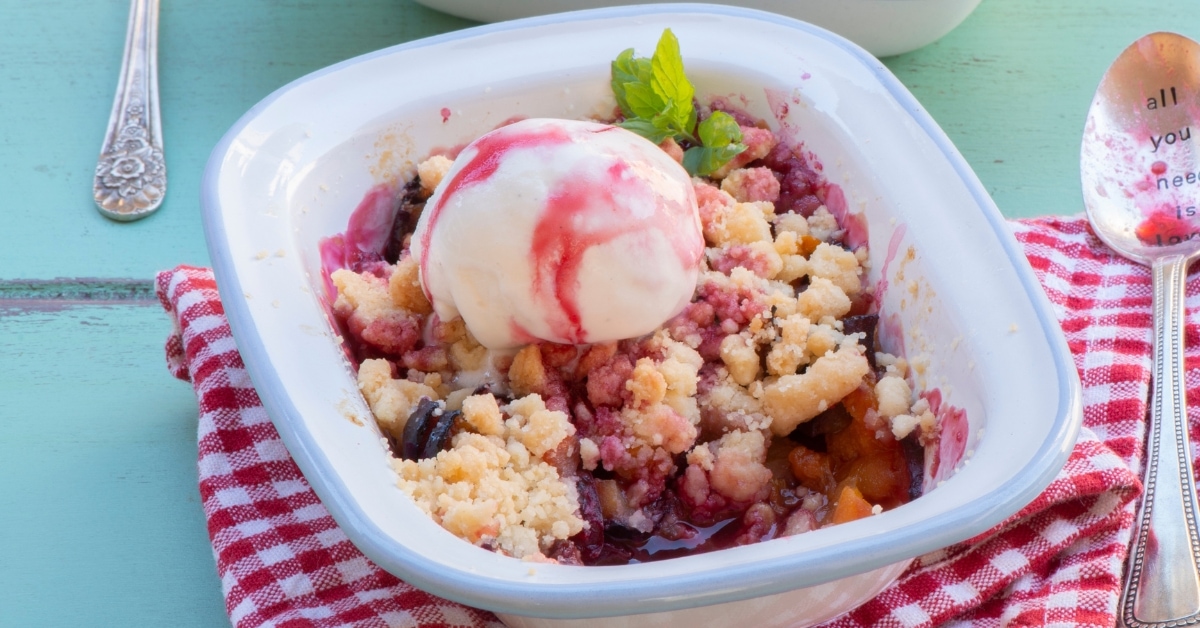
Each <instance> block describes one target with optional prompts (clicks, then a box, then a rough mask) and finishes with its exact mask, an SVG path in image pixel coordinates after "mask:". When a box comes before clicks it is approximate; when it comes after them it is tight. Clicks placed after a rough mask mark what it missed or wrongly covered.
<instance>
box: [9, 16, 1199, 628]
mask: <svg viewBox="0 0 1200 628" xmlns="http://www.w3.org/2000/svg"><path fill="white" fill-rule="evenodd" d="M897 1H900V0H897ZM127 11H128V3H127V2H126V1H125V0H94V1H92V2H78V1H76V0H41V1H39V2H24V1H21V0H0V184H2V186H3V191H4V196H5V202H4V204H3V208H2V209H0V215H2V216H3V219H4V220H3V222H2V223H0V224H2V226H0V626H4V627H7V626H21V627H25V626H66V625H79V626H181V627H182V626H221V625H227V624H228V619H227V618H226V615H225V612H224V606H223V600H222V598H221V587H220V582H219V581H218V579H217V575H216V571H215V567H214V563H213V558H212V554H211V550H210V548H209V546H208V541H207V533H206V530H205V526H204V517H203V513H202V511H201V508H200V504H199V496H198V492H197V489H196V466H195V465H196V461H195V458H196V442H195V437H196V403H195V399H194V397H193V396H192V392H191V388H190V387H189V386H188V385H187V384H186V383H183V382H180V381H177V380H174V379H173V378H172V377H171V376H170V375H169V374H168V373H167V371H166V368H165V363H164V358H163V350H162V345H163V341H164V340H165V338H166V336H167V334H168V333H169V331H170V323H169V322H168V320H167V319H166V317H165V315H164V314H163V313H162V312H161V310H160V308H159V307H158V305H157V303H156V302H155V301H154V300H153V292H152V283H151V281H152V278H153V276H154V273H155V272H156V271H158V270H160V269H166V268H170V267H173V266H175V265H178V264H181V263H188V264H198V265H205V264H207V263H208V254H207V251H206V247H205V242H204V237H203V233H202V229H201V222H200V215H199V187H200V180H201V175H202V173H203V169H204V165H205V161H206V160H207V158H208V154H209V151H210V150H211V148H212V147H213V146H214V145H215V144H216V143H217V141H218V140H219V138H220V137H221V135H222V134H223V133H224V132H225V130H226V129H228V128H229V127H230V126H231V125H232V124H233V123H234V122H235V121H236V120H237V119H238V117H239V116H240V115H242V113H244V112H245V111H246V110H247V109H249V108H250V107H251V106H253V105H254V104H255V103H256V102H258V101H259V100H261V99H262V98H264V97H266V96H267V95H269V94H270V93H271V92H272V91H274V90H275V89H277V88H279V87H281V86H283V85H285V84H286V83H288V82H289V81H291V80H294V79H296V78H298V77H301V76H303V75H305V74H307V73H309V72H311V71H313V70H316V69H319V68H321V67H324V66H326V65H329V64H332V63H335V62H338V61H342V60H344V59H347V58H350V57H353V56H356V55H359V54H362V53H366V52H369V51H372V50H376V49H379V48H383V47H386V46H389V45H393V44H397V43H402V42H405V41H409V40H413V39H417V38H420V37H424V36H429V35H435V34H439V33H444V32H447V31H451V30H455V29H458V28H463V27H467V26H471V25H472V23H471V22H468V21H464V20H461V19H458V18H454V17H451V16H447V15H443V14H440V13H437V12H435V11H432V10H429V9H426V8H424V7H422V6H420V5H417V4H415V3H413V2H411V1H409V0H346V1H344V2H321V1H317V0H241V1H233V0H224V1H221V0H218V1H215V2H214V1H212V0H209V1H204V2H201V1H198V0H166V1H165V2H164V3H163V9H162V15H161V18H160V45H161V50H160V60H159V67H160V84H161V89H162V97H163V107H162V108H163V113H162V116H163V126H164V137H165V145H166V159H167V169H168V176H169V187H168V191H167V197H166V202H165V203H164V205H163V207H162V208H161V209H160V210H159V212H158V213H157V214H155V215H154V216H152V217H150V218H148V219H145V220H142V221H139V222H136V223H131V224H119V223H114V222H111V221H108V220H107V219H105V218H103V217H101V216H100V215H99V214H98V213H97V212H96V211H95V209H94V208H93V205H92V200H91V179H92V173H93V169H94V166H95V160H96V157H97V152H98V150H99V146H100V142H101V136H102V134H103V132H104V129H105V125H106V119H107V116H108V112H109V108H110V106H111V103H112V96H113V90H114V87H115V81H116V77H117V73H118V69H119V65H120V53H121V49H122V40H123V37H124V33H125V23H126V16H127ZM1155 30H1174V31H1177V32H1181V33H1183V34H1185V35H1189V36H1191V37H1193V38H1200V13H1197V11H1196V4H1195V1H1194V0H1155V1H1153V2H1151V1H1149V0H1136V1H1135V0H1055V1H1053V2H1045V1H1043V0H984V1H983V3H982V4H981V5H980V7H979V9H978V10H977V11H976V12H975V13H974V14H973V15H972V16H971V17H969V18H968V19H967V21H966V22H964V23H963V25H962V26H960V27H959V28H958V29H957V30H955V31H954V32H952V33H951V34H950V35H948V36H947V37H945V38H944V39H942V40H941V41H939V42H936V43H934V44H933V45H931V46H928V47H926V48H924V49H922V50H918V51H915V52H913V53H909V54H907V55H903V56H899V57H894V58H890V59H885V63H886V65H887V66H888V67H889V68H890V69H891V70H892V71H893V72H895V73H896V75H897V76H898V77H899V78H900V79H901V80H902V81H903V82H904V83H905V84H906V85H907V86H908V87H909V89H910V90H911V91H912V92H913V93H914V94H915V95H916V97H917V98H918V100H919V101H920V102H921V103H922V104H923V105H924V106H925V107H926V108H927V110H928V111H929V112H930V114H932V116H933V118H934V119H935V120H937V121H938V123H939V124H940V125H941V126H942V128H943V129H944V130H945V132H946V133H947V135H948V136H949V137H950V139H951V140H952V141H953V142H954V143H955V144H956V145H957V146H958V148H959V150H960V151H961V152H962V154H963V155H964V156H965V157H966V159H967V161H968V162H969V163H970V164H971V166H972V167H973V168H974V169H975V171H976V173H977V174H978V176H979V177H980V179H981V180H982V182H983V183H984V185H985V186H986V188H987V189H988V190H989V191H990V192H991V194H992V195H993V197H994V198H995V200H996V202H997V204H998V205H999V207H1000V209H1001V210H1002V211H1003V212H1004V214H1005V215H1006V216H1009V217H1023V216H1035V215H1041V214H1074V213H1077V212H1080V211H1082V205H1081V203H1082V200H1081V195H1080V192H1079V175H1078V154H1079V138H1080V134H1081V130H1082V126H1083V119H1084V115H1085V113H1086V111H1087V108H1088V105H1089V103H1090V101H1091V97H1092V93H1093V91H1094V89H1095V87H1096V84H1097V82H1098V80H1099V78H1100V75H1101V74H1102V73H1103V71H1104V69H1105V68H1106V67H1107V66H1108V64H1109V63H1110V62H1111V61H1112V59H1114V58H1115V57H1116V55H1117V54H1118V53H1119V52H1120V51H1121V50H1122V49H1123V48H1124V47H1125V46H1127V45H1128V44H1129V43H1131V42H1132V41H1133V40H1134V39H1136V38H1137V37H1139V36H1141V35H1143V34H1145V33H1148V32H1152V31H1155ZM435 78H436V77H431V80H435Z"/></svg>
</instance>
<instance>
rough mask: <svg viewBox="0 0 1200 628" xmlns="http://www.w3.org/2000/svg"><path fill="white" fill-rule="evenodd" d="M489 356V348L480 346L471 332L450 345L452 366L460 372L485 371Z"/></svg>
mask: <svg viewBox="0 0 1200 628" xmlns="http://www.w3.org/2000/svg"><path fill="white" fill-rule="evenodd" d="M458 320H462V319H458ZM464 330H465V327H464ZM487 356H488V350H487V347H485V346H483V345H481V344H479V341H478V340H475V337H474V336H472V335H471V334H470V333H469V332H466V333H464V334H463V335H462V336H461V337H460V338H459V339H458V340H456V341H455V342H454V343H453V344H451V345H450V364H451V365H452V366H453V367H454V369H455V370H456V371H459V372H462V371H478V370H481V369H483V367H484V365H485V363H486V362H487Z"/></svg>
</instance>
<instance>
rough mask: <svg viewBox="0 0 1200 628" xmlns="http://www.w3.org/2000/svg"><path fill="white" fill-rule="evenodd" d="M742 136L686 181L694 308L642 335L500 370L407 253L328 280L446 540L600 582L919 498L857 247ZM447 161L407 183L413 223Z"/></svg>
mask: <svg viewBox="0 0 1200 628" xmlns="http://www.w3.org/2000/svg"><path fill="white" fill-rule="evenodd" d="M742 133H743V138H744V143H745V144H746V145H747V146H748V149H747V151H746V152H745V153H743V154H742V155H739V156H738V157H737V158H735V159H734V160H733V161H732V162H730V164H728V165H727V166H726V167H724V168H722V169H720V170H718V171H717V172H715V173H713V175H712V176H711V177H709V178H707V179H700V178H697V179H694V180H693V185H694V189H695V195H696V199H697V202H698V206H699V216H700V221H701V227H702V231H703V235H704V238H705V245H706V247H707V248H706V250H705V256H704V261H703V263H702V264H703V266H702V269H701V273H700V278H699V280H698V282H697V285H696V291H695V295H694V297H693V299H692V301H691V303H689V304H688V305H687V306H686V307H685V309H684V310H683V312H681V313H680V314H679V315H677V316H675V317H674V318H672V319H671V320H669V321H667V322H666V323H664V324H663V325H662V327H661V328H660V329H658V330H657V331H655V332H654V333H651V334H649V335H647V336H644V337H640V338H632V339H627V340H621V341H616V342H603V343H596V344H592V345H580V346H574V345H562V344H555V343H550V342H532V343H530V344H527V345H525V346H523V347H522V348H521V349H519V350H518V351H516V352H515V353H512V354H504V353H496V352H491V351H489V350H488V349H487V348H485V347H483V346H482V345H480V343H479V342H478V341H476V340H475V338H474V337H473V336H472V335H471V332H470V330H469V329H468V328H467V327H466V325H465V323H464V322H463V320H462V319H461V318H454V319H452V320H448V321H443V320H440V319H439V318H438V317H437V316H436V315H435V314H433V313H432V311H433V310H432V307H431V305H430V303H429V301H428V299H427V298H426V295H425V293H424V292H423V290H422V288H421V284H420V283H419V281H418V264H417V263H416V261H414V260H413V258H412V257H411V256H410V255H409V252H408V250H407V246H406V245H407V240H404V239H402V240H401V242H402V246H400V247H398V250H399V254H398V256H397V258H396V259H395V260H394V261H392V262H390V263H389V262H387V261H383V260H374V261H372V263H369V264H368V263H364V264H361V265H360V266H359V267H357V268H354V267H352V268H349V269H339V270H336V271H334V272H333V273H332V274H331V276H330V278H331V280H332V282H333V284H334V286H335V287H336V288H337V298H336V301H335V303H334V306H333V309H334V313H335V316H336V317H337V318H338V320H339V321H340V322H341V323H342V324H343V326H344V327H345V330H346V332H347V335H348V337H349V338H350V340H351V348H352V349H353V350H354V352H355V354H356V357H357V361H358V362H359V371H358V381H359V387H360V389H361V391H362V393H363V395H364V398H365V399H366V400H367V403H368V405H369V406H370V408H371V411H372V412H373V413H374V415H375V418H376V421H377V423H378V425H379V427H380V429H381V430H382V431H383V432H384V434H385V435H387V436H388V438H389V441H390V443H391V445H392V449H393V453H396V452H399V451H401V450H402V449H403V448H404V446H405V445H406V444H407V441H406V439H408V440H411V439H413V438H418V439H422V440H421V442H420V443H418V444H419V445H421V446H422V447H425V448H426V449H429V447H432V448H433V449H435V450H436V454H432V455H429V456H428V457H424V458H419V459H405V458H403V457H402V456H400V455H399V454H398V453H396V457H394V458H393V460H392V466H393V468H394V469H395V470H396V473H397V474H398V476H399V486H400V488H401V489H402V490H404V491H405V492H406V493H408V494H409V495H410V496H411V497H412V498H413V500H414V501H415V502H416V503H417V505H418V506H419V507H420V508H421V509H422V510H424V511H425V512H427V513H429V515H430V516H431V517H433V519H434V520H436V521H437V522H438V523H439V524H441V525H442V526H443V527H444V528H446V529H447V530H449V531H450V532H452V533H454V534H456V535H458V536H460V537H462V538H463V539H465V540H467V541H469V542H471V543H474V544H476V545H479V546H481V547H485V548H489V549H492V550H495V551H499V552H502V553H505V554H508V555H511V556H515V557H518V558H523V559H526V560H531V561H539V562H540V561H555V562H560V563H567V564H613V563H620V562H623V561H628V560H630V559H631V558H636V559H638V560H649V559H651V558H652V557H651V556H648V555H645V554H643V553H639V552H641V551H642V550H640V549H639V548H640V545H638V544H639V543H642V542H644V541H645V539H646V538H648V537H651V536H653V537H656V538H660V539H665V540H667V541H672V542H675V541H680V542H682V541H686V540H688V539H696V538H702V536H703V535H702V533H701V531H700V529H701V528H705V527H708V526H715V525H716V524H718V523H721V522H728V523H727V524H723V525H726V527H727V528H728V530H730V531H732V532H730V533H724V532H723V533H722V534H723V535H724V536H723V537H722V539H723V540H721V541H720V543H721V544H722V545H721V546H727V545H729V544H740V543H750V542H757V541H761V540H766V539H769V538H773V537H775V536H788V535H793V534H800V533H803V532H807V531H810V530H813V529H817V528H819V527H821V526H825V525H833V524H836V523H840V522H844V521H849V520H852V519H854V518H858V517H863V516H870V515H871V514H872V513H875V512H879V511H881V510H885V509H890V508H893V507H895V506H897V505H899V504H902V503H904V502H905V501H907V500H908V499H910V498H911V497H912V496H913V489H912V487H913V485H914V483H915V484H916V485H917V486H919V484H920V483H919V478H913V477H911V476H910V471H909V469H910V468H911V467H910V465H909V464H908V462H906V458H905V456H906V455H911V454H905V453H904V449H903V447H902V446H901V441H906V442H910V443H911V444H915V443H918V442H919V443H921V444H923V443H924V442H925V439H927V438H931V437H932V436H933V435H934V434H935V430H936V419H935V417H934V415H933V413H932V412H931V411H930V409H929V404H928V403H927V402H926V401H925V400H924V399H920V398H918V397H917V395H916V394H915V392H914V390H913V389H912V387H911V386H910V381H912V379H913V377H914V375H915V374H914V373H913V372H911V371H910V365H909V363H908V362H906V361H905V360H904V359H903V358H901V357H898V356H892V355H889V354H886V353H882V352H878V351H877V350H876V347H875V346H874V336H873V334H874V321H873V319H872V315H869V314H865V312H867V311H868V310H869V307H867V306H868V305H869V303H870V301H869V299H870V291H869V290H866V289H865V286H864V276H865V273H864V267H863V265H864V263H865V261H866V259H867V256H866V250H865V248H862V247H860V248H858V249H856V250H850V249H849V248H847V247H846V246H845V244H844V243H843V242H842V241H841V240H840V238H841V237H843V235H844V233H845V232H844V228H843V226H842V225H839V224H838V222H837V220H836V219H835V217H834V216H833V214H832V213H830V212H829V211H828V209H827V208H826V207H825V206H824V205H822V204H820V197H819V195H817V194H816V193H815V192H814V190H815V189H816V186H817V184H818V183H819V175H817V174H815V173H814V172H813V171H812V170H811V169H809V168H808V167H807V166H806V165H805V164H804V163H803V162H802V161H801V160H798V158H797V157H796V156H795V155H793V154H792V153H791V151H790V150H785V149H786V147H784V146H782V145H781V144H780V142H779V141H778V138H777V137H776V136H775V134H774V133H772V132H771V131H769V130H766V129H761V128H758V127H755V126H749V125H745V124H743V125H742ZM660 147H661V148H662V149H663V150H664V151H666V152H667V153H668V154H669V155H672V156H673V157H674V158H675V159H677V160H678V159H680V158H681V155H682V149H681V147H680V146H679V145H678V144H676V143H675V142H674V141H673V140H666V141H664V142H663V144H662V145H661V146H660ZM451 163H452V162H451V161H450V160H449V159H448V158H446V157H441V156H437V157H431V158H430V159H428V160H426V161H424V162H422V163H421V164H420V165H419V166H418V168H417V173H418V180H417V182H416V183H415V184H414V185H410V186H409V188H408V190H409V191H408V192H406V193H407V194H413V195H414V196H413V197H412V198H408V199H407V200H406V203H408V204H410V205H411V206H412V207H415V209H414V210H413V211H420V203H421V201H422V200H423V199H424V198H427V197H428V195H429V194H430V193H431V192H432V190H433V188H434V187H436V185H437V183H438V182H439V181H440V180H441V179H442V178H443V177H444V176H445V174H446V172H447V170H448V169H449V168H450V165H451ZM806 186H807V187H806ZM407 219H408V220H409V221H410V222H415V218H414V217H412V216H409V217H407ZM398 220H399V219H398ZM406 236H407V234H397V237H401V238H404V237H406ZM921 367H922V365H920V364H916V365H914V367H913V368H914V370H917V371H919V370H920V368H921ZM430 404H433V405H430ZM430 408H433V409H432V410H431V409H430ZM418 417H419V418H418ZM417 420H422V421H426V422H428V423H430V424H434V423H436V426H434V427H424V426H423V424H422V426H417V427H414V426H410V425H409V422H410V421H417ZM414 425H415V424H414ZM406 428H409V429H406ZM418 428H419V429H418ZM418 433H419V435H418V436H413V434H418ZM435 434H436V436H435ZM437 439H443V440H437ZM906 439H907V440H906ZM430 442H432V445H428V443H430ZM427 445H428V446H427ZM917 466H918V467H919V465H917ZM613 530H624V532H620V533H619V534H617V536H613V534H614V533H613ZM714 538H715V537H714ZM628 539H633V540H628ZM638 539H641V540H638ZM716 543H717V541H714V540H708V541H695V543H694V544H693V545H694V546H695V547H696V548H698V549H694V551H706V550H707V549H713V548H715V547H717V546H718V545H716Z"/></svg>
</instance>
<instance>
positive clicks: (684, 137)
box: [611, 29, 746, 176]
mask: <svg viewBox="0 0 1200 628" xmlns="http://www.w3.org/2000/svg"><path fill="white" fill-rule="evenodd" d="M611 83H612V90H613V95H615V96H616V98H617V105H618V106H619V107H620V108H621V113H622V114H623V115H624V116H625V120H624V121H623V122H621V123H620V126H621V127H623V128H625V129H628V130H629V131H632V132H634V133H637V134H638V135H641V136H642V137H644V138H646V139H648V140H650V141H651V142H654V143H655V144H658V143H661V142H662V141H663V140H665V139H667V138H668V137H670V138H674V139H675V141H677V142H681V143H683V142H686V143H688V144H691V146H690V147H689V148H688V149H687V150H686V151H684V155H683V166H684V168H686V169H687V171H688V173H689V174H691V175H693V176H706V175H709V174H712V173H713V172H715V171H716V170H717V169H719V168H720V167H721V166H723V165H725V164H726V163H729V160H731V159H733V158H734V157H735V156H736V155H737V154H738V153H740V152H742V151H744V150H746V146H745V145H744V144H742V131H741V129H740V128H738V125H737V122H736V121H735V120H734V119H733V117H732V116H730V115H729V114H726V113H724V112H721V111H714V112H713V113H712V115H710V116H709V117H708V118H706V119H705V120H704V122H702V123H700V124H699V125H698V126H697V124H696V121H697V120H696V119H697V115H696V107H695V105H694V104H693V103H692V98H693V97H694V96H695V94H696V90H695V88H694V87H692V83H691V81H689V80H688V78H687V74H686V73H684V71H683V57H682V55H680V53H679V40H678V39H676V38H675V34H674V33H672V32H671V29H666V30H664V31H663V34H662V37H660V38H659V40H658V46H657V47H655V49H654V55H653V56H652V57H650V58H649V59H646V58H644V57H635V56H634V53H633V49H632V48H630V49H628V50H625V51H623V52H621V54H619V55H617V58H616V59H615V60H614V61H613V62H612V79H611Z"/></svg>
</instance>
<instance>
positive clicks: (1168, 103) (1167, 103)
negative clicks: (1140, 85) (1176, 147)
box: [1146, 86, 1192, 153]
mask: <svg viewBox="0 0 1200 628" xmlns="http://www.w3.org/2000/svg"><path fill="white" fill-rule="evenodd" d="M1168 93H1169V94H1170V99H1169V100H1168V98H1167V95H1168ZM1178 104H1179V96H1178V94H1176V93H1175V87H1174V86H1172V87H1171V88H1170V92H1168V91H1167V90H1166V89H1159V90H1158V97H1157V98H1155V97H1154V96H1151V97H1149V98H1147V99H1146V109H1149V110H1151V111H1154V110H1156V109H1159V108H1161V107H1173V106H1175V105H1178ZM1190 139H1192V127H1190V126H1185V127H1183V128H1182V129H1179V130H1178V131H1171V132H1170V133H1167V134H1165V135H1154V134H1151V135H1150V142H1151V143H1153V144H1154V152H1156V153H1157V152H1158V147H1159V146H1162V145H1163V144H1167V145H1170V144H1174V143H1175V142H1186V141H1188V140H1190Z"/></svg>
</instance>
